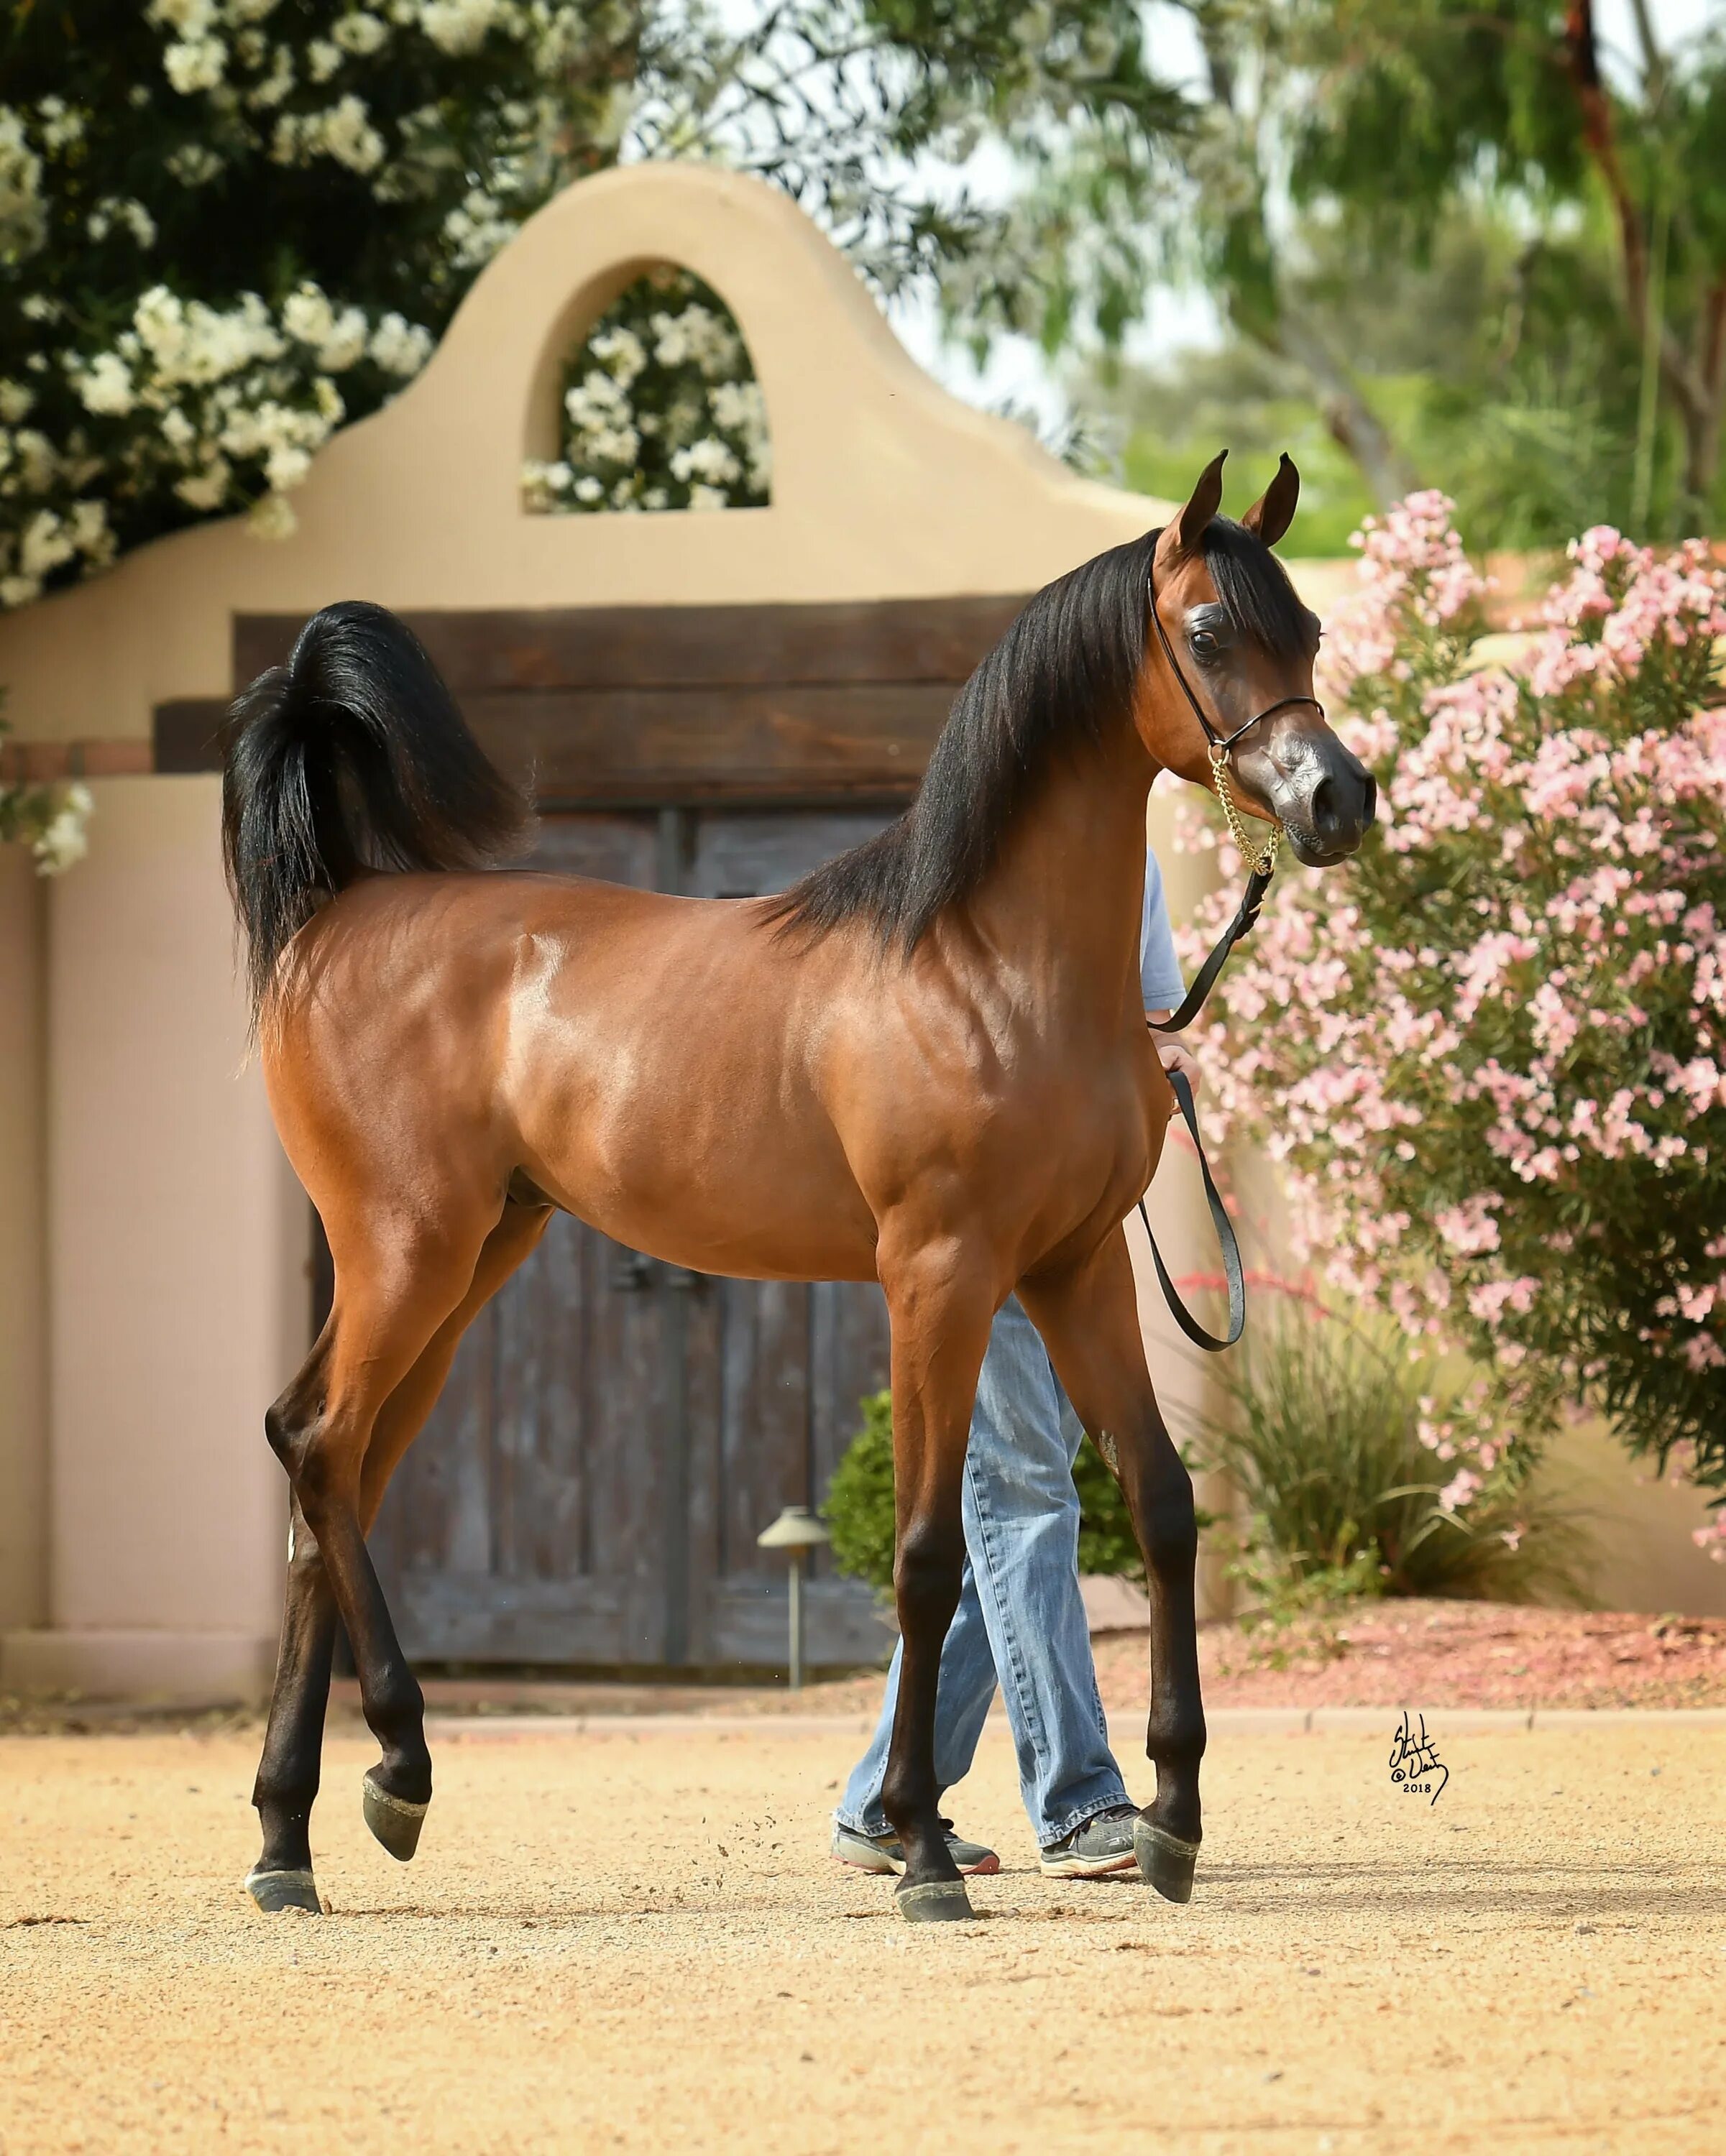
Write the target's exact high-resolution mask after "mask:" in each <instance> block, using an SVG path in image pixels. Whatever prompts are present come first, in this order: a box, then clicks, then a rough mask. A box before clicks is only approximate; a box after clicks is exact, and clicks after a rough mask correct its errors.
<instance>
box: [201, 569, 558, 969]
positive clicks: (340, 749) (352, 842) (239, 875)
mask: <svg viewBox="0 0 1726 2156" xmlns="http://www.w3.org/2000/svg"><path fill="white" fill-rule="evenodd" d="M532 827H533V815H532V809H531V808H530V807H529V805H528V803H527V801H526V800H525V799H524V798H523V797H522V796H521V793H518V792H517V791H516V788H515V787H513V786H512V785H511V783H510V782H509V781H508V780H507V779H506V778H504V777H503V775H502V774H501V773H500V772H498V771H497V770H496V768H495V767H493V766H492V764H491V762H488V760H487V759H486V757H485V752H484V751H483V750H482V749H481V748H480V745H479V743H478V742H476V741H475V739H474V737H473V736H472V734H471V733H470V732H469V731H468V727H467V723H466V721H465V720H464V719H463V717H462V716H461V713H460V711H458V710H457V709H456V707H455V699H454V698H453V697H452V696H450V694H449V690H447V689H446V688H445V687H444V683H443V680H442V679H441V677H440V676H439V673H438V670H437V668H436V667H435V666H434V665H433V664H432V662H431V660H430V658H429V656H428V655H427V654H426V651H425V649H424V646H423V645H422V644H420V642H419V639H418V637H416V636H415V635H414V632H413V631H412V630H411V629H409V628H408V625H407V624H406V623H405V622H403V621H399V620H398V619H397V618H396V616H395V615H394V614H393V613H390V612H389V611H388V608H384V607H380V606H370V605H367V603H365V602H364V601H363V600H359V599H348V600H344V601H343V602H342V603H341V604H340V605H338V606H330V607H326V608H324V610H323V612H322V613H316V614H314V615H313V616H312V618H311V620H310V621H309V622H307V623H306V626H305V628H304V629H301V632H300V634H299V638H298V639H297V641H296V642H295V645H294V649H293V655H292V656H291V657H290V659H289V660H288V663H287V665H285V666H272V667H271V668H270V670H269V671H268V672H267V673H265V674H260V675H259V676H258V679H257V680H255V681H254V682H253V684H252V685H251V686H250V688H249V689H246V690H242V692H241V693H240V695H239V696H237V697H236V698H235V699H234V706H233V709H232V710H231V711H230V712H229V716H228V721H227V724H226V726H225V727H224V728H223V737H222V846H223V857H224V859H225V860H226V864H227V869H228V887H229V890H230V891H232V893H233V894H234V907H235V910H236V911H237V912H238V913H239V919H240V925H241V927H243V928H244V931H245V938H246V947H247V957H248V968H247V970H248V973H249V978H250V981H251V989H252V1003H253V1008H254V1010H255V1009H258V1008H259V1007H260V1006H261V1005H262V1004H263V1003H264V1000H265V996H266V995H267V993H268V992H269V988H270V982H271V980H272V978H274V975H275V962H276V960H277V958H278V957H280V955H281V952H282V950H283V947H285V945H286V944H287V943H288V942H289V941H290V939H291V938H292V937H293V936H294V935H295V933H296V932H298V931H299V930H300V929H301V928H302V927H304V926H305V924H306V921H309V920H310V919H311V916H312V914H313V913H314V912H315V911H316V909H317V907H318V906H319V905H320V903H321V901H322V900H323V899H324V898H325V897H326V896H330V895H332V894H333V893H335V892H336V891H341V890H342V888H343V887H344V885H347V884H349V883H352V881H353V880H354V878H355V877H356V876H357V875H360V874H361V873H362V872H363V871H364V870H367V869H398V870H414V869H420V870H425V869H432V870H437V869H477V868H484V867H485V866H487V865H489V864H490V863H491V862H493V861H495V860H498V859H499V858H500V857H501V856H502V855H506V854H508V853H510V852H512V851H515V850H518V849H519V848H520V847H521V845H522V844H524V843H525V842H526V840H527V838H528V837H529V835H530V834H531V833H532Z"/></svg>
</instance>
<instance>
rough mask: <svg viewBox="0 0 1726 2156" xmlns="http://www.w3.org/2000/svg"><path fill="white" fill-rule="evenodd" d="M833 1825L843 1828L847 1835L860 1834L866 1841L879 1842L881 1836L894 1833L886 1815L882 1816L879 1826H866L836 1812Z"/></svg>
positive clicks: (840, 1812)
mask: <svg viewBox="0 0 1726 2156" xmlns="http://www.w3.org/2000/svg"><path fill="white" fill-rule="evenodd" d="M833 1823H834V1825H835V1826H842V1827H843V1828H844V1829H845V1832H846V1833H847V1834H860V1835H862V1837H863V1839H864V1840H866V1841H878V1840H880V1839H881V1835H884V1834H891V1832H892V1831H893V1828H892V1823H891V1820H888V1819H887V1817H886V1815H885V1814H883V1815H882V1817H881V1825H879V1826H864V1825H859V1824H858V1822H857V1821H856V1820H849V1819H847V1818H846V1817H845V1814H844V1813H843V1812H842V1811H837V1810H835V1813H834V1815H833Z"/></svg>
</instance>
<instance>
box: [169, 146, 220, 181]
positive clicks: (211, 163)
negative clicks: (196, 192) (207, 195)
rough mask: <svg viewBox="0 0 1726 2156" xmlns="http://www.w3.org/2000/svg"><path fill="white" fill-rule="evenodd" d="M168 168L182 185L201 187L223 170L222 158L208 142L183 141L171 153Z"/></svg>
mask: <svg viewBox="0 0 1726 2156" xmlns="http://www.w3.org/2000/svg"><path fill="white" fill-rule="evenodd" d="M167 169H168V171H169V172H171V173H172V175H173V177H175V178H176V179H177V181H178V182H180V185H181V186H182V187H203V186H204V185H206V184H207V182H209V181H211V180H213V179H214V178H215V177H216V175H217V173H218V172H220V171H221V169H222V160H221V159H220V158H219V157H218V156H217V155H216V153H215V151H213V150H212V149H211V148H210V147H209V146H208V144H207V143H203V142H182V144H181V145H180V146H179V148H178V149H177V150H175V151H172V152H171V154H170V155H169V157H168V159H167Z"/></svg>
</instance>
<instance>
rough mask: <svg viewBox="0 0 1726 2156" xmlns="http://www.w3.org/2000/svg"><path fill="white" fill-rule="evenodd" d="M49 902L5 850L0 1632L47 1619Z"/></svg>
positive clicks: (0, 934) (0, 1058)
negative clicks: (45, 1035)
mask: <svg viewBox="0 0 1726 2156" xmlns="http://www.w3.org/2000/svg"><path fill="white" fill-rule="evenodd" d="M43 935H44V888H43V884H42V880H41V879H40V878H39V877H38V876H37V875H36V874H35V873H34V870H33V865H32V863H31V861H30V859H29V857H28V855H27V854H26V853H25V852H24V851H23V848H21V847H18V846H0V1632H4V1631H5V1630H8V1628H9V1627H12V1626H16V1625H39V1624H40V1623H41V1622H42V1621H43V1620H44V1618H45V1616H46V1614H47V1611H48V1356H47V1342H46V1338H45V1337H44V1313H45V1310H46V1300H45V1294H44V1262H45V1256H46V1247H45V1245H44V1238H43V1200H44V1192H45V1188H46V1177H45V1174H44V1160H43V1151H44V1143H45V1138H44V1129H43V1120H42V1115H43V1099H42V1095H43V1077H44V1045H43V1039H42V1019H43V1009H44V998H43V982H42V953H43Z"/></svg>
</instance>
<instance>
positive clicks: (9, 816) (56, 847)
mask: <svg viewBox="0 0 1726 2156" xmlns="http://www.w3.org/2000/svg"><path fill="white" fill-rule="evenodd" d="M6 733H7V726H6V721H5V720H4V719H0V844H6V843H11V844H15V845H23V846H28V848H29V850H30V851H31V853H32V854H33V855H34V856H35V860H36V873H37V875H59V874H60V873H61V871H62V870H65V869H69V868H70V867H71V866H72V865H73V864H74V862H75V861H81V860H83V859H84V856H85V851H86V850H87V842H86V839H85V824H87V823H88V822H89V821H90V811H91V810H92V808H94V807H95V802H94V801H93V800H92V799H91V798H90V788H88V787H87V786H85V785H83V784H82V783H79V782H78V781H75V780H74V781H73V782H72V783H70V784H69V785H62V786H37V785H32V784H29V783H17V782H13V781H12V780H9V779H8V778H7V777H6V775H5V747H6Z"/></svg>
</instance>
